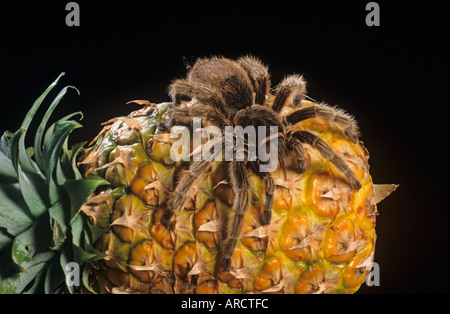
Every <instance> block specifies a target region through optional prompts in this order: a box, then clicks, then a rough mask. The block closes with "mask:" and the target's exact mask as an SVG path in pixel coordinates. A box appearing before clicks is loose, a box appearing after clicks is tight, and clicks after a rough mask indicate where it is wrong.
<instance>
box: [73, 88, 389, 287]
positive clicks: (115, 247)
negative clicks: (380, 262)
mask: <svg viewBox="0 0 450 314" xmlns="http://www.w3.org/2000/svg"><path fill="white" fill-rule="evenodd" d="M268 101H269V105H270V104H271V101H273V96H272V95H270V96H269V99H268ZM136 102H137V103H139V104H142V105H143V108H142V109H140V110H137V111H134V112H132V113H131V114H130V115H129V116H128V117H119V118H115V119H112V120H110V121H108V122H106V123H105V124H106V125H105V127H104V129H103V130H102V131H101V133H100V134H99V136H98V137H97V138H96V139H95V144H94V145H93V146H92V147H90V148H89V149H87V150H86V151H85V154H84V156H83V158H82V161H81V162H80V164H82V165H83V166H84V171H85V174H86V175H95V176H99V177H102V178H104V179H105V180H107V181H108V182H110V185H108V186H102V187H101V188H100V189H98V190H97V191H96V192H95V193H93V194H92V195H91V196H89V198H88V199H87V201H86V202H85V203H84V205H83V207H82V208H81V210H82V211H83V212H84V214H85V215H86V216H87V217H88V219H89V221H90V223H92V224H93V225H94V226H95V227H96V228H99V229H101V230H103V234H102V235H101V236H100V237H99V238H98V239H96V241H95V243H94V247H95V248H96V249H98V250H99V251H100V252H102V253H104V254H105V255H106V257H105V258H104V259H101V260H98V261H96V262H95V263H92V264H91V265H90V268H91V273H92V276H91V283H92V288H93V289H94V290H95V291H98V292H100V293H200V294H204V293H208V294H210V293H227V294H228V293H353V292H355V291H357V290H358V288H359V287H360V285H361V284H362V283H363V282H364V280H365V277H366V275H367V274H368V272H370V270H371V263H372V261H373V258H374V249H375V241H376V233H375V220H376V215H377V208H376V203H377V202H378V201H379V199H377V197H380V196H379V193H378V194H377V191H379V190H382V188H383V186H380V187H378V186H375V188H374V185H373V183H372V179H371V176H370V174H369V165H368V159H369V155H368V152H367V150H366V149H365V148H364V146H363V144H362V143H361V142H359V143H358V144H355V143H353V142H351V141H350V140H349V139H347V138H346V137H345V135H343V132H342V131H341V130H339V129H337V128H336V126H333V125H331V124H330V123H328V122H327V121H325V120H323V119H321V118H314V119H308V120H305V121H303V122H300V123H298V124H297V125H296V126H295V128H298V129H305V130H308V131H312V132H314V134H317V135H319V136H320V137H321V138H322V139H324V140H325V141H326V142H327V143H328V144H330V145H331V146H332V147H333V149H334V150H335V151H336V152H337V153H338V154H339V156H341V157H342V158H344V160H345V161H346V162H347V163H348V164H349V165H350V167H351V169H352V171H353V172H354V173H355V174H356V176H357V178H358V180H359V181H360V182H361V184H362V188H361V189H360V190H359V191H356V190H352V189H351V187H350V186H349V185H348V184H347V183H346V181H345V178H343V177H342V176H341V175H340V174H339V172H338V171H336V170H335V168H334V166H333V164H331V163H330V162H329V161H326V160H325V159H324V158H323V157H321V156H320V154H318V153H317V152H315V151H314V149H313V148H312V147H309V146H307V145H306V146H305V148H306V151H307V155H308V164H309V166H308V169H307V171H306V172H305V173H303V174H299V173H298V172H296V171H295V169H289V168H286V169H285V168H281V167H279V168H278V169H277V170H276V171H274V172H273V173H271V174H272V176H273V178H274V181H275V185H276V188H275V193H274V205H273V209H272V219H271V222H270V224H269V225H262V222H261V221H262V211H263V204H262V199H263V195H264V194H263V193H264V184H263V182H262V180H261V179H260V178H259V177H258V176H256V175H252V176H251V177H250V178H249V182H250V184H251V186H252V193H253V194H254V195H255V196H256V197H255V200H254V201H253V203H252V206H251V208H250V209H249V210H248V211H247V212H246V213H245V216H244V222H243V227H242V231H241V235H240V239H239V241H238V243H237V245H236V247H235V250H234V253H233V255H232V263H231V269H230V271H227V272H224V271H223V269H222V268H221V266H220V265H219V263H218V258H217V255H218V248H219V245H220V241H221V237H222V236H223V234H222V232H223V229H224V223H225V220H226V215H227V213H228V212H230V210H231V209H232V204H233V197H234V194H233V191H232V189H231V185H230V182H229V180H230V179H229V178H228V177H227V171H226V164H225V162H221V161H216V162H214V164H213V166H212V167H211V171H210V172H208V173H207V174H205V175H204V176H202V177H200V178H198V179H197V181H196V183H195V189H194V191H195V193H194V194H193V195H192V198H191V200H190V201H189V203H188V205H187V206H185V207H184V208H180V209H179V210H178V211H177V214H176V215H177V217H176V223H175V224H174V225H173V226H171V227H169V228H166V227H165V226H164V224H162V222H161V217H162V214H163V212H164V210H165V204H166V203H167V200H168V199H169V197H171V196H170V191H172V190H173V188H174V184H176V182H177V181H178V178H179V176H180V175H182V173H183V172H185V171H187V169H188V165H189V162H182V161H179V162H175V161H174V160H172V159H171V155H170V149H171V145H173V143H174V141H175V140H174V139H171V138H170V137H169V136H168V134H167V133H159V131H158V129H157V125H158V123H160V122H161V121H162V120H163V118H164V115H165V113H166V110H167V109H168V107H169V106H170V103H161V104H153V103H150V102H148V101H136ZM193 102H195V100H194V101H193ZM185 105H188V106H191V105H193V104H192V103H190V104H185ZM315 105H317V104H316V103H314V102H312V101H303V102H302V106H315ZM292 111H294V108H293V107H292V106H286V108H285V109H284V111H283V112H282V113H281V114H282V115H287V114H289V113H290V112H292ZM191 142H192V141H191ZM389 188H390V187H388V190H389Z"/></svg>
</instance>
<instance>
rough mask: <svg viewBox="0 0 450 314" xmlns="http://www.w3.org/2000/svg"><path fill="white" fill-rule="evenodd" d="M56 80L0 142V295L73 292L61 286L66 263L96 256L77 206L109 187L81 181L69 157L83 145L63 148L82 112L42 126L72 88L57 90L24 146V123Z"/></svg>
mask: <svg viewBox="0 0 450 314" xmlns="http://www.w3.org/2000/svg"><path fill="white" fill-rule="evenodd" d="M63 75H64V73H61V75H60V76H59V77H58V78H57V79H56V80H55V81H54V82H53V83H52V84H51V85H50V86H49V87H48V88H47V89H46V90H45V91H44V93H43V94H42V95H41V96H40V97H39V98H38V99H37V100H36V101H35V102H34V104H33V106H32V107H31V109H30V110H29V111H28V113H27V115H26V117H25V119H24V121H23V123H22V125H21V127H20V129H19V130H17V131H16V132H15V133H10V132H7V131H6V132H4V134H3V136H2V137H1V138H0V265H1V268H0V293H59V292H71V293H73V292H77V291H80V289H79V287H77V286H75V285H71V284H68V282H69V281H66V276H69V275H70V272H71V271H72V270H73V269H72V268H70V267H67V264H68V263H70V262H75V263H77V264H78V265H80V266H82V264H83V263H86V262H90V261H94V260H97V259H100V258H103V257H104V255H103V254H102V253H100V252H98V251H96V250H95V249H93V248H92V246H91V245H90V243H91V235H90V230H91V229H90V228H89V226H86V224H89V222H87V221H85V220H84V219H82V217H81V216H80V215H79V208H80V207H81V205H82V203H83V202H84V200H85V199H86V198H87V197H88V196H89V195H90V194H91V193H92V192H93V191H94V190H95V189H96V188H97V187H98V186H99V185H106V184H109V183H108V182H107V181H105V180H104V179H102V178H100V177H96V176H90V177H87V178H86V179H83V177H82V175H81V174H80V172H79V171H78V169H77V166H76V156H77V155H78V153H79V152H80V151H81V150H82V149H83V145H84V144H85V143H78V144H75V145H73V146H72V147H71V149H69V147H68V137H69V135H70V134H71V132H72V131H73V130H74V129H76V128H79V127H81V125H80V124H79V123H78V122H76V121H74V120H72V118H73V117H74V116H75V115H78V114H79V115H81V116H82V114H81V112H76V113H73V114H70V115H68V116H65V117H63V118H62V119H60V120H58V121H57V122H55V123H53V124H52V125H50V126H49V127H48V128H47V123H48V121H49V118H50V116H51V114H52V113H53V111H54V109H55V108H56V106H57V105H58V104H59V102H60V101H61V99H62V98H63V97H64V95H65V94H66V92H67V91H68V89H74V90H76V91H77V92H78V90H77V89H76V88H75V87H73V86H66V87H64V88H62V89H61V91H60V92H59V93H58V95H57V96H56V97H55V98H54V100H53V101H52V102H51V104H50V105H49V107H48V109H47V111H46V112H45V114H44V116H43V118H42V120H41V121H40V123H39V126H38V128H37V130H36V132H35V137H34V141H33V142H34V146H33V147H29V148H26V147H25V136H26V135H27V131H28V129H29V127H30V124H31V121H32V120H33V118H34V116H35V114H36V112H37V110H38V109H39V107H40V106H41V104H42V103H43V101H44V99H45V98H46V97H47V95H48V94H49V93H50V91H51V90H52V89H53V88H54V87H55V86H56V84H57V83H58V81H59V79H60V78H61V76H63ZM81 272H83V270H81ZM86 276H87V273H86V271H84V277H86Z"/></svg>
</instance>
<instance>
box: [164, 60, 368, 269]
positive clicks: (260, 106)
mask: <svg viewBox="0 0 450 314" xmlns="http://www.w3.org/2000/svg"><path fill="white" fill-rule="evenodd" d="M188 70H189V72H188V74H187V77H186V79H177V80H174V81H173V82H172V84H171V85H170V87H169V92H170V96H171V98H172V101H173V106H172V109H171V113H170V116H169V119H168V120H167V121H165V122H164V123H162V124H161V125H160V128H161V129H167V128H169V127H171V126H172V125H174V124H190V123H192V119H193V118H194V117H199V118H202V119H203V120H206V121H208V123H209V124H212V125H215V126H217V127H219V128H220V129H221V130H224V129H225V126H237V125H240V126H242V127H246V126H248V125H253V126H266V127H270V126H277V127H278V135H279V138H278V160H279V164H280V165H281V166H283V165H286V164H287V163H288V162H290V161H289V158H288V156H289V152H291V151H292V152H294V154H295V156H296V159H297V163H298V165H297V169H298V170H299V172H301V173H302V172H304V171H305V170H306V167H307V161H306V155H305V151H304V149H303V144H302V143H307V144H309V145H311V146H312V147H313V148H315V149H317V150H318V151H319V152H320V153H321V154H322V156H323V157H324V158H325V159H327V160H329V161H331V162H332V163H333V164H334V165H335V166H336V168H337V169H338V170H339V171H340V172H341V173H342V174H343V175H344V176H345V178H346V179H347V181H348V182H349V184H350V185H351V186H352V188H354V189H356V190H359V189H360V188H361V183H360V182H359V181H358V179H356V177H355V175H354V174H353V172H352V171H351V170H350V168H349V167H348V166H347V164H346V163H345V161H344V160H343V159H342V158H340V157H339V156H338V155H336V154H335V153H334V152H333V149H332V148H331V147H330V146H329V145H328V144H327V143H326V142H325V141H323V140H322V139H321V138H319V137H317V136H316V135H314V134H312V133H310V132H307V131H295V130H291V129H290V127H291V126H292V125H294V124H296V123H298V122H300V121H303V120H306V119H309V118H314V117H317V116H318V117H321V118H323V119H326V120H327V121H330V122H333V123H336V124H337V125H339V126H340V127H342V128H343V130H344V132H345V134H346V135H347V136H348V138H349V139H350V140H352V141H353V142H356V141H358V137H359V132H358V127H357V125H356V122H355V120H354V119H353V117H351V116H349V115H347V114H346V113H344V112H343V111H341V110H337V109H334V108H331V107H328V106H326V105H319V106H312V107H304V108H302V107H301V106H300V103H301V101H302V100H303V98H304V96H305V94H306V82H305V80H304V79H303V77H302V76H299V75H290V76H287V77H286V78H285V79H284V80H283V81H282V82H281V83H280V84H279V86H278V87H277V89H276V93H275V99H274V101H273V104H272V105H271V106H269V105H268V104H267V103H266V96H267V95H269V91H270V85H271V82H270V77H269V73H268V69H267V67H266V66H265V65H263V64H262V63H261V61H260V60H259V59H257V58H255V57H251V56H245V57H242V58H239V59H237V60H230V59H227V58H222V57H212V58H202V59H198V60H197V61H196V62H195V64H194V65H193V66H192V67H191V66H189V67H188ZM288 97H291V99H292V104H293V105H294V106H295V107H299V109H298V110H296V111H294V112H292V113H291V114H289V115H287V116H285V117H281V116H280V115H279V113H280V111H281V110H282V108H283V106H284V105H285V103H286V100H287V99H288ZM183 99H195V100H196V102H195V103H194V105H193V106H190V107H181V106H180V103H181V100H183ZM210 163H211V162H210V161H206V160H201V161H193V162H191V164H190V168H189V172H188V173H187V175H186V176H184V177H183V178H182V179H181V180H180V181H179V182H178V183H177V185H176V187H175V190H174V193H173V195H174V197H173V198H171V199H170V201H169V204H168V208H167V210H166V211H165V213H164V216H163V219H162V222H163V224H164V225H165V226H166V227H167V226H169V224H170V221H171V218H172V216H173V214H174V211H176V210H177V209H178V208H180V207H182V206H184V205H185V204H186V203H187V201H188V199H187V198H188V195H190V193H189V190H190V189H191V187H192V186H193V183H194V181H195V180H196V178H198V177H200V176H202V174H203V173H205V172H206V171H208V170H209V169H210ZM258 164H260V161H259V160H258V159H257V160H256V161H248V160H244V161H236V160H235V158H233V161H229V168H228V169H229V170H228V172H229V177H230V178H231V183H232V188H233V191H234V193H235V195H236V197H235V199H234V204H233V211H232V215H231V217H229V218H228V223H227V227H226V230H225V232H224V234H225V236H224V239H223V240H222V241H221V245H220V249H219V256H220V257H221V260H220V263H221V266H222V267H223V269H224V271H228V270H229V269H230V264H231V255H232V253H233V250H234V247H235V245H236V241H237V239H238V237H239V234H240V231H241V226H242V220H243V217H244V213H245V212H246V210H247V209H248V208H249V207H250V205H251V195H250V186H249V182H248V180H247V177H248V175H247V172H248V171H253V172H254V173H256V174H257V175H258V176H259V177H260V178H261V179H262V180H263V182H264V185H265V197H264V201H263V204H264V211H263V223H264V224H266V225H267V224H269V223H270V220H271V213H272V205H273V193H274V181H273V179H272V176H271V174H270V172H260V171H259V170H258V167H257V165H258Z"/></svg>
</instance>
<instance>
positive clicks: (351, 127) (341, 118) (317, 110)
mask: <svg viewBox="0 0 450 314" xmlns="http://www.w3.org/2000/svg"><path fill="white" fill-rule="evenodd" d="M315 117H321V118H323V119H325V120H327V121H329V122H334V123H336V124H337V125H339V126H341V127H342V128H343V129H344V133H345V134H346V135H347V136H348V138H349V139H350V140H351V141H352V142H354V143H356V142H357V141H358V138H359V130H358V126H357V124H356V121H355V119H354V118H353V117H352V116H350V115H349V114H347V113H345V112H344V111H342V110H340V109H337V108H331V107H329V106H327V105H314V106H310V107H305V108H301V109H299V110H297V111H294V112H292V113H291V114H289V115H287V116H286V118H285V119H286V122H287V123H289V124H296V123H298V122H300V121H303V120H306V119H310V118H315Z"/></svg>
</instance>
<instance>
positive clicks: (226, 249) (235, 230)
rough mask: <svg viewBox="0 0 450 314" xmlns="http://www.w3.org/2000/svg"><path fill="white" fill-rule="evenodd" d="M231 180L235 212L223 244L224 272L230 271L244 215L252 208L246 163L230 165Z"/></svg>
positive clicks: (229, 219) (221, 255)
mask: <svg viewBox="0 0 450 314" xmlns="http://www.w3.org/2000/svg"><path fill="white" fill-rule="evenodd" d="M230 178H231V182H232V186H233V191H234V193H235V199H234V203H233V211H232V212H231V213H230V214H229V217H228V223H227V225H226V229H225V235H224V239H223V241H222V243H221V247H220V254H219V256H220V257H221V260H220V264H221V266H222V267H223V270H224V271H229V270H230V266H231V256H232V254H233V251H234V248H235V246H236V241H237V239H238V238H239V235H240V233H241V229H242V220H243V218H244V214H245V212H246V211H247V209H248V208H249V206H250V185H249V183H248V179H247V169H246V167H245V162H244V161H236V160H233V161H232V162H231V163H230Z"/></svg>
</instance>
